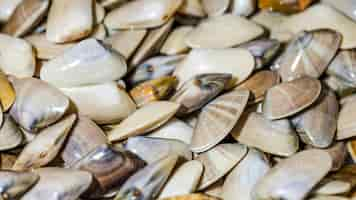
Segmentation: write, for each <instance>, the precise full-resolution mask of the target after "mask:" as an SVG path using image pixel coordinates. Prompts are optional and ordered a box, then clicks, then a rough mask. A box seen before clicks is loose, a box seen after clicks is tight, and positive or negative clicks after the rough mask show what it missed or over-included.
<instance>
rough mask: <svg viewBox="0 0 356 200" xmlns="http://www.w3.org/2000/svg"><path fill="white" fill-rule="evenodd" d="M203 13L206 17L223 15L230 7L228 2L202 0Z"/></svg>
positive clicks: (224, 0)
mask: <svg viewBox="0 0 356 200" xmlns="http://www.w3.org/2000/svg"><path fill="white" fill-rule="evenodd" d="M202 4H203V7H204V10H205V12H206V13H207V14H208V16H209V17H210V16H211V17H213V16H219V15H223V14H224V13H225V12H226V11H227V9H229V6H230V0H202Z"/></svg>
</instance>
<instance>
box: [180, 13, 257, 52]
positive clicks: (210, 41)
mask: <svg viewBox="0 0 356 200" xmlns="http://www.w3.org/2000/svg"><path fill="white" fill-rule="evenodd" d="M262 34H263V29H262V28H261V27H260V26H259V25H257V24H255V23H253V22H250V21H248V20H247V19H245V18H243V17H239V16H235V15H230V14H227V15H222V16H217V17H213V18H211V19H207V20H206V21H203V22H202V23H201V24H199V25H198V26H197V27H196V28H195V29H194V30H193V31H191V32H190V33H189V34H188V35H187V37H186V44H187V45H188V46H189V47H192V48H228V47H233V46H237V45H239V44H242V43H244V42H248V41H251V40H253V39H256V38H257V37H258V36H260V35H262Z"/></svg>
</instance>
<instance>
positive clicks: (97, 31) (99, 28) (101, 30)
mask: <svg viewBox="0 0 356 200" xmlns="http://www.w3.org/2000/svg"><path fill="white" fill-rule="evenodd" d="M106 35H107V31H106V28H105V26H104V24H98V25H96V26H95V27H94V28H93V32H92V33H91V34H90V37H92V38H95V39H97V40H100V41H103V40H104V39H105V38H106Z"/></svg>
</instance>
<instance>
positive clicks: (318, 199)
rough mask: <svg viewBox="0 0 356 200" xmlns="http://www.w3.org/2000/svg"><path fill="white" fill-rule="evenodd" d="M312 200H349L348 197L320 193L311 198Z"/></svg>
mask: <svg viewBox="0 0 356 200" xmlns="http://www.w3.org/2000/svg"><path fill="white" fill-rule="evenodd" d="M310 200H348V198H346V197H341V196H332V195H318V196H315V197H313V198H310Z"/></svg>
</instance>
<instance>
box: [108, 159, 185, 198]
mask: <svg viewBox="0 0 356 200" xmlns="http://www.w3.org/2000/svg"><path fill="white" fill-rule="evenodd" d="M177 160H178V156H176V155H169V156H167V157H164V158H162V159H160V160H158V161H156V162H154V163H152V164H150V165H147V166H146V167H145V168H143V169H141V170H140V171H138V172H137V173H135V174H134V175H133V176H131V177H130V178H129V179H128V180H127V181H126V182H125V183H124V185H123V186H122V187H121V189H120V191H119V193H118V194H117V196H116V197H115V199H114V200H126V199H140V200H150V199H155V197H156V196H157V195H158V194H159V192H160V190H161V189H162V187H163V186H164V184H165V183H166V181H167V180H168V177H169V176H170V174H171V173H172V171H173V168H174V166H175V165H176V162H177Z"/></svg>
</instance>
